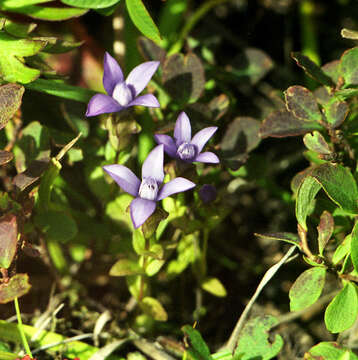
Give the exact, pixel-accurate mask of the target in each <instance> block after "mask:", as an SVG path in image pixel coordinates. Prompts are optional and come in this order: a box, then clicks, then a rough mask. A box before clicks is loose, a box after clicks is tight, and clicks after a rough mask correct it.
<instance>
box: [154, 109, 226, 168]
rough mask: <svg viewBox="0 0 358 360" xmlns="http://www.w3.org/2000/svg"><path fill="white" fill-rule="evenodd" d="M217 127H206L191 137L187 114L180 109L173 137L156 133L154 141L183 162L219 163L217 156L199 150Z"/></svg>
mask: <svg viewBox="0 0 358 360" xmlns="http://www.w3.org/2000/svg"><path fill="white" fill-rule="evenodd" d="M217 129H218V128H217V127H216V126H211V127H207V128H205V129H203V130H200V131H199V132H197V133H196V134H195V135H194V137H193V138H192V137H191V125H190V120H189V118H188V116H187V115H186V114H185V112H184V111H182V112H181V113H180V114H179V116H178V119H177V121H176V123H175V128H174V139H173V138H171V137H170V136H168V135H162V134H156V135H154V138H155V141H156V142H157V143H158V144H163V145H164V151H165V152H166V153H167V154H168V155H169V156H171V157H173V158H177V159H180V160H182V161H184V162H188V163H191V162H194V161H197V162H203V163H212V164H217V163H219V162H220V161H219V158H218V157H217V156H216V155H215V154H214V153H212V152H209V151H208V152H203V153H202V152H201V151H202V150H203V147H204V146H205V144H206V143H207V142H208V141H209V139H210V138H211V137H212V136H213V135H214V133H215V131H216V130H217Z"/></svg>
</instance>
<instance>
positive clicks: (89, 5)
mask: <svg viewBox="0 0 358 360" xmlns="http://www.w3.org/2000/svg"><path fill="white" fill-rule="evenodd" d="M61 2H62V3H64V4H66V5H70V6H75V7H79V8H85V9H103V8H107V7H110V6H112V5H115V4H117V3H119V2H120V0H61Z"/></svg>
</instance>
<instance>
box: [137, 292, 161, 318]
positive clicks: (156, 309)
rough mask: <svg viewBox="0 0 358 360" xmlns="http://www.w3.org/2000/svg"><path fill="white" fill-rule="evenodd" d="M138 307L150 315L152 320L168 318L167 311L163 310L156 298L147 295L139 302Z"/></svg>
mask: <svg viewBox="0 0 358 360" xmlns="http://www.w3.org/2000/svg"><path fill="white" fill-rule="evenodd" d="M140 307H141V308H142V310H143V312H144V313H146V314H147V315H150V316H151V317H152V318H153V319H154V320H157V321H167V320H168V314H167V312H166V311H165V309H164V307H163V305H162V304H161V303H160V302H159V301H158V300H157V299H154V298H152V297H149V296H147V297H145V298H144V299H143V300H142V301H141V302H140Z"/></svg>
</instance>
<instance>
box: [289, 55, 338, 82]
mask: <svg viewBox="0 0 358 360" xmlns="http://www.w3.org/2000/svg"><path fill="white" fill-rule="evenodd" d="M291 57H292V58H293V59H294V60H296V63H297V65H298V66H300V67H301V68H302V69H303V70H304V71H305V72H306V74H307V75H309V76H311V77H312V78H313V79H315V80H317V81H318V82H320V83H321V84H322V85H326V86H330V87H334V86H335V84H334V82H333V81H332V79H331V78H330V77H329V76H327V75H326V74H325V73H324V72H323V71H322V69H321V68H320V67H319V66H318V65H317V64H315V63H314V62H313V61H312V60H311V59H310V58H308V57H307V56H305V55H302V54H300V53H298V52H293V53H291Z"/></svg>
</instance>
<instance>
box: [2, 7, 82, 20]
mask: <svg viewBox="0 0 358 360" xmlns="http://www.w3.org/2000/svg"><path fill="white" fill-rule="evenodd" d="M0 9H1V10H6V11H14V12H16V13H19V14H23V15H28V16H30V17H32V18H34V19H39V20H49V21H62V20H68V19H71V18H73V17H78V16H81V15H84V14H85V13H86V12H87V11H88V10H87V9H79V8H66V7H45V6H38V5H29V6H23V7H16V8H11V7H8V6H5V5H4V4H2V5H0Z"/></svg>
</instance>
